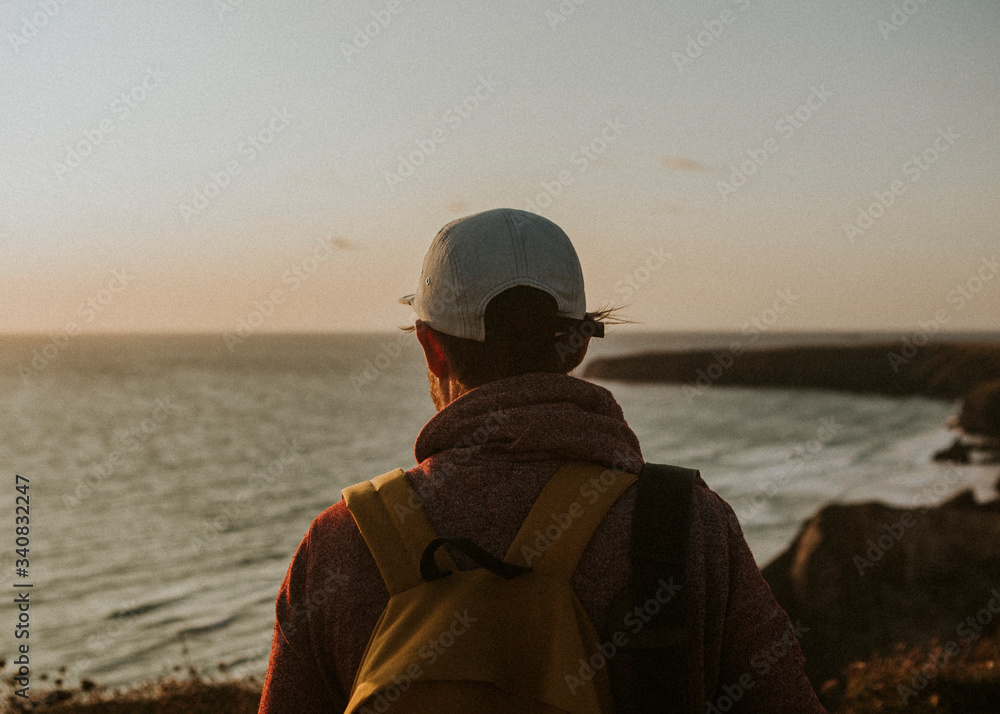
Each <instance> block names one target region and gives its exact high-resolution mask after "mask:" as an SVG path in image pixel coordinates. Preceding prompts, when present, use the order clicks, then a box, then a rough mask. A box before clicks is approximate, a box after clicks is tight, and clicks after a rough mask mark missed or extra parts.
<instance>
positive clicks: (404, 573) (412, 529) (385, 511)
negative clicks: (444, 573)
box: [341, 469, 458, 596]
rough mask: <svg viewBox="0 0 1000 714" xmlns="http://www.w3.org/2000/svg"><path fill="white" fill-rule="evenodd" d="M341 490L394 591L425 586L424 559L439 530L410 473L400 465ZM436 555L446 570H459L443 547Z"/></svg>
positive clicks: (379, 566) (390, 587)
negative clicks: (411, 482) (425, 508)
mask: <svg viewBox="0 0 1000 714" xmlns="http://www.w3.org/2000/svg"><path fill="white" fill-rule="evenodd" d="M341 493H343V496H344V500H345V501H346V502H347V508H348V509H349V510H350V511H351V515H352V516H354V520H355V522H356V523H357V524H358V530H360V531H361V536H362V537H363V538H364V539H365V543H366V544H367V545H368V549H369V550H370V551H371V553H372V557H373V558H375V563H376V564H377V565H378V570H379V572H380V573H381V574H382V579H383V580H384V581H385V586H386V588H388V590H389V595H390V596H391V595H395V594H396V593H401V592H403V591H404V590H409V589H410V588H412V587H414V586H416V585H420V584H421V583H422V582H423V579H422V578H421V577H420V558H421V556H422V555H423V553H424V549H425V548H426V547H427V545H428V543H430V542H431V541H432V540H434V538H435V537H436V536H437V534H436V533H435V532H434V527H433V526H432V525H431V522H430V521H429V520H428V519H427V514H425V513H424V509H423V508H422V506H421V503H420V499H419V498H417V495H416V494H415V493H414V492H413V489H412V488H410V484H409V482H408V481H407V479H406V472H405V471H403V469H396V470H395V471H390V472H389V473H385V474H382V475H381V476H378V477H377V478H374V479H372V480H371V481H362V482H361V483H358V484H354V485H353V486H349V487H348V488H345V489H344V490H343V491H342V492H341ZM435 560H436V561H437V562H438V565H439V566H441V568H443V569H446V570H456V571H457V570H458V568H456V567H455V564H454V562H453V561H452V559H451V556H449V555H448V553H447V552H446V551H445V550H444V549H441V550H439V551H438V553H437V555H436V557H435Z"/></svg>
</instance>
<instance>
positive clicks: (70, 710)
mask: <svg viewBox="0 0 1000 714" xmlns="http://www.w3.org/2000/svg"><path fill="white" fill-rule="evenodd" d="M262 685H263V682H262V681H261V679H260V678H259V677H247V678H244V679H227V680H213V679H206V678H203V677H202V676H201V675H199V674H198V673H196V672H195V673H193V674H192V675H191V677H190V678H188V679H174V678H169V679H159V680H156V681H154V682H147V683H145V684H141V685H137V686H134V687H125V688H121V689H105V688H103V687H101V686H100V685H97V684H95V683H94V682H92V681H90V680H86V679H85V680H82V681H81V682H80V685H79V686H77V687H73V688H70V689H66V688H62V687H60V686H56V687H53V688H49V689H42V690H39V689H36V688H35V686H34V685H33V686H32V692H31V699H30V700H25V699H24V698H22V697H18V696H15V695H14V694H13V691H12V687H11V681H10V678H9V677H7V678H5V679H4V686H3V688H2V689H3V690H6V691H3V705H4V709H3V710H4V711H8V712H12V713H18V714H19V713H20V712H47V713H51V714H256V712H257V707H258V706H259V704H260V692H261V687H262Z"/></svg>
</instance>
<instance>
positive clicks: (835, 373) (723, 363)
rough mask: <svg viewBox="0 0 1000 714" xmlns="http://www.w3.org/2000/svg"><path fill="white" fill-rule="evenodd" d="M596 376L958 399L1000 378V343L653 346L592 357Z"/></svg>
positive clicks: (590, 369) (591, 372)
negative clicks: (646, 350) (631, 352)
mask: <svg viewBox="0 0 1000 714" xmlns="http://www.w3.org/2000/svg"><path fill="white" fill-rule="evenodd" d="M583 376H584V377H586V378H590V379H609V380H622V381H630V382H667V383H674V384H686V385H688V387H689V388H691V389H695V390H700V389H704V388H707V387H710V386H713V385H742V386H749V387H793V388H810V389H831V390H840V391H849V392H858V393H871V394H887V395H910V394H920V395H924V396H928V397H935V398H943V399H955V398H957V397H961V396H963V395H964V394H966V393H967V392H969V391H970V390H972V389H973V388H974V387H976V386H978V385H979V384H981V383H983V382H987V381H990V380H1000V346H998V345H994V344H977V343H938V344H925V345H924V346H921V347H917V346H915V345H913V344H912V343H904V344H903V345H897V344H884V345H869V346H865V347H844V346H828V347H790V348H775V349H755V350H748V349H746V348H745V346H740V345H739V344H738V343H734V344H733V345H731V347H730V349H723V350H714V351H688V352H649V353H643V354H637V355H625V356H620V357H604V358H598V359H595V360H593V361H591V362H590V363H589V364H588V365H587V368H586V370H585V371H584V374H583Z"/></svg>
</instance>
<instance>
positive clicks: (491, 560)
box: [420, 538, 531, 582]
mask: <svg viewBox="0 0 1000 714" xmlns="http://www.w3.org/2000/svg"><path fill="white" fill-rule="evenodd" d="M444 545H451V546H454V547H455V548H457V549H458V550H460V551H462V552H463V553H465V554H466V555H467V556H469V557H470V558H472V559H473V560H474V561H476V562H477V563H478V564H479V565H481V566H483V567H484V568H486V569H487V570H489V571H490V572H491V573H493V574H494V575H499V576H500V577H501V578H504V579H505V580H512V579H514V578H516V577H517V576H518V575H522V574H524V573H530V572H531V568H525V567H523V566H520V565H515V564H514V563H505V562H504V561H502V560H500V559H499V558H497V557H496V556H495V555H493V554H492V553H490V552H489V551H488V550H486V549H484V548H482V547H481V546H479V545H477V544H476V542H475V541H474V540H472V539H471V538H435V539H434V540H432V541H431V542H430V543H428V544H427V548H426V549H425V550H424V555H423V557H422V558H421V559H420V577H422V578H423V579H424V580H426V581H427V582H430V581H431V580H438V579H439V578H443V577H444V576H445V575H451V574H452V573H453V572H454V571H452V570H442V569H441V568H440V567H438V564H437V561H436V560H435V559H434V554H435V553H436V552H437V549H438V548H440V547H441V546H444Z"/></svg>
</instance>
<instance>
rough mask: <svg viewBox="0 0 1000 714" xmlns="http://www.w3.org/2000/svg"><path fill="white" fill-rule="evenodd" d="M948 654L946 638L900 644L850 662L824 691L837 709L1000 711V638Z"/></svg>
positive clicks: (882, 713) (929, 713) (933, 713)
mask: <svg viewBox="0 0 1000 714" xmlns="http://www.w3.org/2000/svg"><path fill="white" fill-rule="evenodd" d="M945 655H946V651H945V649H944V647H943V646H942V645H941V644H940V643H935V644H933V645H932V646H931V647H928V648H920V647H912V648H909V649H907V648H905V647H904V646H902V645H897V647H896V650H895V651H894V652H893V653H892V654H891V655H887V656H877V657H873V658H872V659H870V660H868V661H867V662H855V663H854V664H852V665H850V666H849V667H848V668H847V669H846V670H845V671H844V675H843V676H842V677H841V678H840V679H839V680H831V681H829V682H827V683H826V684H825V685H824V686H823V687H821V689H820V697H821V699H822V700H823V703H824V704H825V705H826V707H827V708H828V709H829V710H830V712H831V714H839V713H840V712H852V713H857V714H869V713H874V712H878V713H879V714H890V713H892V714H894V713H895V712H908V713H911V712H915V713H916V714H944V713H954V714H979V713H983V714H986V713H987V712H989V713H990V714H994V713H995V712H998V711H1000V639H997V638H992V639H990V640H986V641H983V642H980V643H978V645H977V646H975V647H973V648H966V649H965V650H963V651H961V652H960V654H958V655H957V656H954V657H950V658H946V657H945ZM946 660H947V661H946ZM936 663H940V666H939V665H938V664H936Z"/></svg>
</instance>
